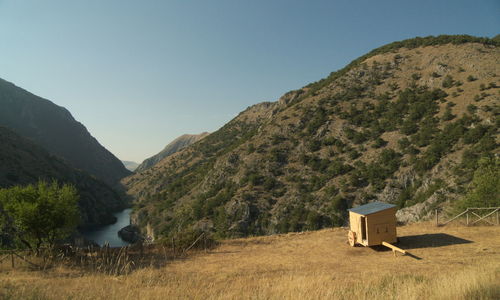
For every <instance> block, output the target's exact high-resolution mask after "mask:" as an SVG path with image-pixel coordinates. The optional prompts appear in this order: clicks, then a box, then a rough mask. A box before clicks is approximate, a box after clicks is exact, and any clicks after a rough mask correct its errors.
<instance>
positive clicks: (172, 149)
mask: <svg viewBox="0 0 500 300" xmlns="http://www.w3.org/2000/svg"><path fill="white" fill-rule="evenodd" d="M207 135H209V133H208V132H202V133H200V134H183V135H181V136H180V137H178V138H176V139H175V140H173V141H172V142H170V143H169V144H168V145H167V146H165V148H163V150H162V151H160V152H159V153H158V154H156V155H154V156H152V157H150V158H147V159H145V160H144V161H143V162H142V163H141V164H140V165H139V166H138V167H137V168H136V169H135V170H133V171H135V172H143V171H146V170H147V169H149V168H151V167H153V166H154V165H156V164H157V163H159V162H160V161H161V160H162V159H164V158H165V157H167V156H170V155H172V154H174V153H176V152H178V151H180V150H182V149H184V148H186V147H187V146H189V145H191V144H193V143H196V142H197V141H199V140H201V139H203V138H204V137H206V136H207Z"/></svg>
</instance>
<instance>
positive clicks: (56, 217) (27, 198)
mask: <svg viewBox="0 0 500 300" xmlns="http://www.w3.org/2000/svg"><path fill="white" fill-rule="evenodd" d="M78 198H79V197H78V194H77V191H76V189H75V188H74V187H73V186H70V185H63V186H59V184H58V183H57V182H56V181H54V182H52V183H50V184H49V183H46V182H43V181H40V182H38V184H36V185H28V186H25V187H20V186H15V187H12V188H9V189H0V227H1V228H2V231H3V232H4V233H8V238H9V240H10V242H14V243H16V244H17V246H25V247H28V248H29V249H32V250H36V251H39V249H40V247H41V246H44V245H47V246H49V247H52V246H54V245H55V243H56V241H57V240H60V239H64V238H66V237H68V236H69V234H71V233H73V232H74V230H75V229H76V226H77V225H78V222H79V211H78V204H77V203H78ZM11 246H12V245H11Z"/></svg>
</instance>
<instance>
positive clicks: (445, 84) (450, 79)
mask: <svg viewBox="0 0 500 300" xmlns="http://www.w3.org/2000/svg"><path fill="white" fill-rule="evenodd" d="M453 83H454V81H453V77H451V76H450V75H446V76H445V77H444V79H443V82H442V84H441V85H442V86H443V87H444V88H451V87H452V86H453Z"/></svg>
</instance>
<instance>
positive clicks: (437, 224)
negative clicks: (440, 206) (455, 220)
mask: <svg viewBox="0 0 500 300" xmlns="http://www.w3.org/2000/svg"><path fill="white" fill-rule="evenodd" d="M436 226H439V217H438V210H437V208H436Z"/></svg>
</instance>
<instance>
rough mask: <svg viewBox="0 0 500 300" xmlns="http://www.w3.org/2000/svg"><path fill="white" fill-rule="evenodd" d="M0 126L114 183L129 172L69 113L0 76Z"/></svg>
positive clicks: (72, 164) (107, 181)
mask: <svg viewBox="0 0 500 300" xmlns="http://www.w3.org/2000/svg"><path fill="white" fill-rule="evenodd" d="M0 107H1V109H0V126H5V127H7V128H10V129H12V130H14V131H15V132H16V133H17V134H19V135H21V136H23V137H27V138H29V139H31V140H32V141H33V142H35V143H36V144H38V145H40V146H42V147H43V148H45V149H46V150H48V151H49V152H50V153H51V154H54V155H57V156H59V157H61V158H64V159H65V160H66V161H67V162H68V163H69V164H70V165H71V166H73V167H75V168H77V169H81V170H84V171H86V172H88V173H89V174H92V175H94V176H96V177H98V178H99V179H101V180H103V181H104V182H106V183H108V184H110V185H115V184H116V183H117V182H119V180H120V179H121V178H123V177H125V176H127V175H129V174H130V171H128V170H127V169H125V167H124V166H123V164H122V163H121V162H120V160H118V158H116V157H115V156H114V155H113V154H112V153H111V152H109V151H108V150H106V149H105V148H104V147H103V146H102V145H101V144H99V142H98V141H97V140H96V139H95V138H94V137H93V136H91V135H90V133H89V132H88V131H87V129H86V128H85V126H83V125H82V124H81V123H79V122H77V121H76V120H75V119H74V118H73V116H72V115H71V113H70V112H69V111H68V110H66V109H65V108H63V107H60V106H58V105H55V104H54V103H52V102H51V101H49V100H46V99H43V98H40V97H38V96H36V95H33V94H31V93H30V92H28V91H25V90H24V89H22V88H19V87H17V86H15V85H14V84H12V83H10V82H7V81H5V80H3V79H0Z"/></svg>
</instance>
